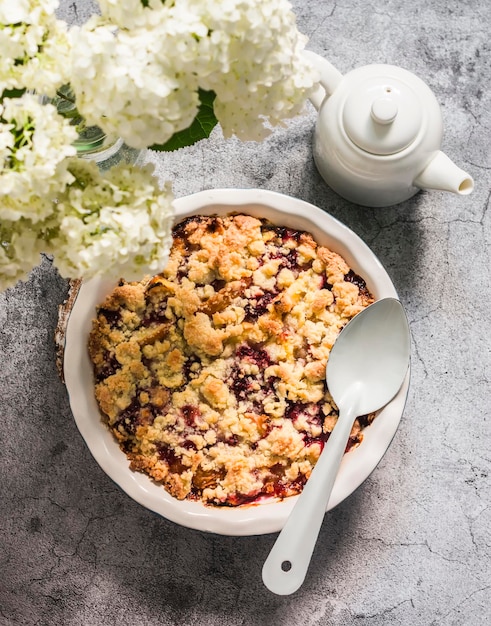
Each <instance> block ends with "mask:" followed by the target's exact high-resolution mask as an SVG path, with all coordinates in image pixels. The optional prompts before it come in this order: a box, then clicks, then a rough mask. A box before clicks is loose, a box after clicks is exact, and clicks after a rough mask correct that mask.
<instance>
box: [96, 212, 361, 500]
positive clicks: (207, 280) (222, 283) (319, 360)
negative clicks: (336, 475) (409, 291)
mask: <svg viewBox="0 0 491 626" xmlns="http://www.w3.org/2000/svg"><path fill="white" fill-rule="evenodd" d="M372 302H373V297H372V296H371V294H370V293H369V291H368V290H367V287H366V284H365V281H364V280H363V279H362V278H361V277H360V276H358V275H357V274H355V273H354V272H353V271H352V270H351V269H350V268H349V267H348V265H347V263H346V262H345V260H344V259H343V258H341V257H340V256H339V255H338V254H336V253H335V252H332V251H331V250H329V249H328V248H326V247H323V246H319V245H317V243H316V242H315V241H314V239H313V238H312V236H311V235H310V234H309V233H306V232H302V231H297V230H294V229H291V228H285V227H282V226H278V225H274V224H272V223H270V222H268V221H267V220H263V219H257V218H255V217H251V216H249V215H242V214H239V215H234V214H231V215H228V216H223V217H220V216H195V217H190V218H188V219H185V220H184V221H182V222H181V223H179V224H177V225H176V226H175V227H174V229H173V246H172V250H171V254H170V258H169V262H168V265H167V267H166V268H165V270H164V271H163V272H162V273H161V274H159V275H158V276H153V277H146V278H145V279H143V280H142V281H140V282H133V283H127V282H125V281H124V280H121V281H120V283H119V285H118V286H117V287H116V288H115V289H114V290H113V291H112V293H110V294H109V295H108V297H107V298H106V299H105V301H104V302H103V303H102V304H101V305H100V306H99V307H98V309H97V316H96V318H95V319H94V321H93V326H92V330H91V333H90V336H89V346H88V347H89V354H90V358H91V361H92V363H93V367H94V376H95V395H96V399H97V402H98V405H99V407H100V410H101V413H102V415H103V418H104V420H105V421H106V423H107V425H108V427H109V428H110V429H111V430H112V432H113V433H114V435H115V437H116V438H117V440H118V442H119V444H120V447H121V449H122V450H123V451H124V452H125V453H126V455H127V456H128V459H129V461H130V464H131V468H132V469H133V470H137V471H142V472H145V473H147V474H148V475H149V476H150V477H151V478H152V479H153V480H155V481H157V482H158V483H161V484H163V486H164V487H165V488H166V489H167V491H168V492H169V493H170V494H172V495H173V496H175V497H176V498H178V499H185V498H188V499H195V500H201V501H202V502H203V503H205V504H208V505H215V506H224V505H225V506H239V505H244V504H250V503H257V502H260V501H263V500H264V499H266V498H270V497H275V498H284V497H287V496H291V495H294V494H298V493H299V492H300V491H301V490H302V487H303V485H304V484H305V482H306V480H307V479H308V477H309V476H310V473H311V471H312V468H313V466H314V465H315V463H316V460H317V459H318V457H319V454H320V453H321V450H322V447H323V445H324V443H325V441H326V440H327V439H328V437H329V434H330V432H331V431H332V429H333V427H334V425H335V423H336V420H337V416H338V413H337V409H336V407H335V405H334V403H333V401H332V398H331V397H330V394H329V392H328V390H327V388H326V384H325V368H326V363H327V360H328V357H329V351H330V349H331V347H332V345H333V343H334V341H335V339H336V337H337V335H338V334H339V332H340V330H341V329H342V328H343V327H344V326H345V325H346V324H347V323H348V322H349V320H350V319H351V318H352V317H353V316H354V315H356V314H357V313H358V312H359V311H360V310H361V309H363V308H364V307H366V306H368V305H369V304H371V303H372ZM372 419H373V415H371V416H363V417H361V418H358V419H357V420H356V422H355V424H354V426H353V429H352V432H351V437H350V442H349V444H348V449H349V448H350V447H352V446H354V445H357V444H358V443H360V441H361V439H362V429H363V428H364V427H365V426H366V425H367V424H368V423H369V422H370V421H371V420H372Z"/></svg>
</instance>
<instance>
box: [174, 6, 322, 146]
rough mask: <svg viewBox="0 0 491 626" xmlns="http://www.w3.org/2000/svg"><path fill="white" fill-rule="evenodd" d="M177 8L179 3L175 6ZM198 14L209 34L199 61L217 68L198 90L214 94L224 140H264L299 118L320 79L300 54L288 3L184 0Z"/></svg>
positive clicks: (300, 39)
mask: <svg viewBox="0 0 491 626" xmlns="http://www.w3.org/2000/svg"><path fill="white" fill-rule="evenodd" d="M178 4H179V5H180V4H181V3H180V2H179V3H178ZM185 4H186V5H187V10H188V11H191V12H194V13H199V15H200V16H201V19H202V21H203V23H204V24H205V25H206V26H207V28H208V30H209V32H210V36H209V37H208V38H206V39H204V40H201V41H200V44H201V51H200V52H201V55H200V56H201V58H203V57H206V56H208V57H209V58H210V59H213V63H211V64H210V65H211V66H213V65H214V64H216V63H219V66H220V67H219V69H218V70H217V71H212V72H210V74H208V75H206V74H204V76H203V78H202V79H201V81H200V86H201V87H202V88H204V89H210V90H213V91H215V93H216V94H217V97H216V100H215V104H214V109H215V115H216V116H217V119H218V121H219V122H220V125H221V127H222V130H223V133H224V135H225V137H230V136H231V135H236V136H238V137H239V138H240V139H243V140H262V139H263V138H264V137H265V136H267V135H269V134H270V132H271V131H270V129H269V128H268V127H267V126H266V124H267V123H269V124H271V125H273V126H275V125H278V124H281V122H282V121H283V120H284V119H287V118H291V117H294V116H295V115H298V114H299V113H300V112H301V110H302V108H303V105H304V103H305V101H306V99H307V97H308V96H309V95H310V94H311V93H312V91H313V89H314V88H315V86H316V82H317V80H318V73H317V71H316V70H315V69H314V68H313V67H312V65H311V63H310V62H309V61H308V60H307V59H306V58H305V57H304V56H303V55H302V50H303V49H304V47H305V44H306V42H307V38H306V37H305V36H304V35H302V34H301V33H299V31H298V30H297V27H296V22H295V15H294V13H293V12H292V10H291V5H290V3H289V2H287V1H286V0H226V1H222V0H214V1H210V2H206V3H203V2H201V1H200V0H185Z"/></svg>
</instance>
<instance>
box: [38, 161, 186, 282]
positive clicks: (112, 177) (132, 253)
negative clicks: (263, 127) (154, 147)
mask: <svg viewBox="0 0 491 626" xmlns="http://www.w3.org/2000/svg"><path fill="white" fill-rule="evenodd" d="M69 168H70V170H71V172H72V174H73V175H74V177H75V182H74V183H73V184H72V185H70V186H69V187H67V189H66V191H65V193H64V194H63V195H62V196H61V197H60V199H59V204H58V209H57V211H58V215H57V220H58V228H57V229H56V232H55V231H54V229H52V230H51V232H52V233H53V232H55V234H54V235H52V236H51V237H50V241H49V246H50V250H51V251H52V253H53V254H54V264H55V266H56V267H57V268H58V270H59V272H60V274H61V275H62V276H64V277H66V278H75V277H83V278H92V277H94V276H97V275H110V274H112V275H114V276H124V277H125V278H127V279H129V280H133V279H135V280H136V279H138V280H139V279H140V278H141V276H142V275H143V274H145V273H147V272H148V273H158V272H160V271H162V269H163V268H164V267H165V265H166V263H167V259H168V255H169V250H170V247H171V244H172V236H171V228H172V222H173V215H174V212H173V204H172V202H173V195H172V192H171V189H170V185H169V184H166V185H165V187H164V189H163V190H161V189H160V188H159V185H158V181H157V179H156V178H155V177H153V176H152V171H153V166H152V165H147V166H145V167H143V168H139V167H134V166H129V165H126V164H120V165H117V166H116V167H114V168H112V169H111V170H109V171H108V172H107V173H106V174H105V175H104V176H103V175H101V174H100V172H99V170H98V169H97V166H96V165H95V164H93V163H92V162H88V161H84V160H82V159H74V160H72V161H71V164H70V165H69Z"/></svg>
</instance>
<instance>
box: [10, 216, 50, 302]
mask: <svg viewBox="0 0 491 626" xmlns="http://www.w3.org/2000/svg"><path fill="white" fill-rule="evenodd" d="M43 246H44V241H43V237H42V234H41V232H40V231H39V230H38V229H37V228H36V226H35V225H34V224H32V223H31V222H29V220H17V221H16V222H10V221H8V220H1V221H0V291H3V290H5V289H7V288H8V287H12V286H13V285H15V284H16V283H17V282H18V281H19V280H25V278H27V275H28V273H29V272H30V271H31V270H32V268H33V267H35V266H36V265H38V264H39V260H40V259H39V254H40V253H41V251H42V250H43Z"/></svg>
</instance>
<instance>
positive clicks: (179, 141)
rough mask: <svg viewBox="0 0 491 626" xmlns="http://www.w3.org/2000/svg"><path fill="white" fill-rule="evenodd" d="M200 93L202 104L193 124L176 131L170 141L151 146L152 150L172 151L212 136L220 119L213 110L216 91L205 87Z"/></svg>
mask: <svg viewBox="0 0 491 626" xmlns="http://www.w3.org/2000/svg"><path fill="white" fill-rule="evenodd" d="M198 93H199V99H200V102H201V104H200V106H199V109H198V113H197V115H196V117H195V118H194V120H193V121H192V123H191V126H189V127H188V128H186V129H184V130H181V131H179V132H178V133H174V135H172V137H171V138H170V139H169V141H167V142H166V143H164V144H154V145H153V146H150V149H151V150H157V151H159V152H172V151H174V150H179V148H184V147H186V146H192V145H193V144H195V143H196V142H197V141H200V140H201V139H206V138H207V137H209V136H210V133H211V131H212V130H213V129H214V128H215V126H216V125H217V124H218V120H217V118H216V117H215V113H214V111H213V102H214V100H215V97H216V94H215V92H214V91H204V90H203V89H200V90H199V92H198Z"/></svg>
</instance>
